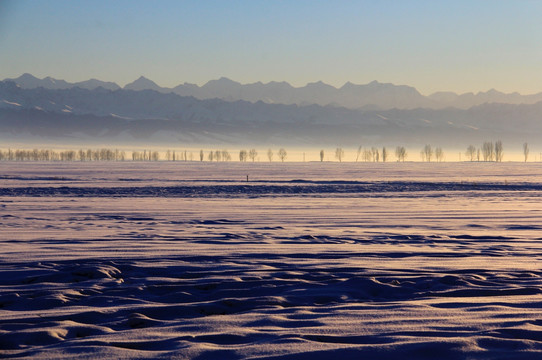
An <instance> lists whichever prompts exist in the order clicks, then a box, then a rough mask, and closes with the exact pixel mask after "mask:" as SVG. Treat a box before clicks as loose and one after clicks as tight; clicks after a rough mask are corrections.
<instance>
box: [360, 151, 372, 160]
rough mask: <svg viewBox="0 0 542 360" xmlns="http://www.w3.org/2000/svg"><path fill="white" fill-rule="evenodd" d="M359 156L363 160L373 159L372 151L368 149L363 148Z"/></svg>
mask: <svg viewBox="0 0 542 360" xmlns="http://www.w3.org/2000/svg"><path fill="white" fill-rule="evenodd" d="M361 157H362V158H363V161H365V162H369V161H373V152H372V151H371V150H369V149H364V150H363V154H362V156H361Z"/></svg>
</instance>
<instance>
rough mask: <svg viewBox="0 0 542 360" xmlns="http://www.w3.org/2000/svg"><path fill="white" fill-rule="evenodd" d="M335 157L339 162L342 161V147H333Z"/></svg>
mask: <svg viewBox="0 0 542 360" xmlns="http://www.w3.org/2000/svg"><path fill="white" fill-rule="evenodd" d="M335 157H336V158H337V160H339V162H342V161H343V157H344V150H343V149H342V148H337V149H335Z"/></svg>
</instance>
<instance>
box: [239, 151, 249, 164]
mask: <svg viewBox="0 0 542 360" xmlns="http://www.w3.org/2000/svg"><path fill="white" fill-rule="evenodd" d="M247 157H248V153H247V151H246V150H241V151H239V161H241V162H243V161H247Z"/></svg>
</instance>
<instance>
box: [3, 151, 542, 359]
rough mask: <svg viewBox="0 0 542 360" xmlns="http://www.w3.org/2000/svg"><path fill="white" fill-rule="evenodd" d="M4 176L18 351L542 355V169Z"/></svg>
mask: <svg viewBox="0 0 542 360" xmlns="http://www.w3.org/2000/svg"><path fill="white" fill-rule="evenodd" d="M247 175H249V181H248V182H247V180H246V177H247ZM0 182H1V184H2V186H1V188H0V207H1V209H2V214H1V217H0V223H1V227H2V237H1V240H0V249H1V251H0V254H1V255H0V272H1V273H2V277H1V280H0V353H1V354H2V356H3V357H5V358H6V357H7V358H12V357H13V358H20V357H26V358H33V359H40V358H44V359H45V358H48V359H49V358H78V357H80V358H85V357H103V358H181V359H182V358H186V359H237V358H245V359H275V358H280V359H305V358H306V359H308V358H311V359H329V358H330V357H335V356H339V357H343V358H348V359H350V358H351V359H355V358H376V357H383V358H397V359H404V358H416V359H424V358H425V359H433V358H436V357H442V358H449V359H457V358H477V359H496V358H514V359H532V358H536V357H537V356H539V355H540V353H541V352H542V346H541V342H540V339H541V337H542V323H541V319H540V311H539V310H540V304H542V290H541V289H542V280H541V279H542V277H541V276H542V272H541V270H540V266H539V263H538V262H539V261H540V260H541V259H540V251H541V248H540V244H539V243H540V240H541V237H540V233H541V232H540V231H541V230H542V227H541V225H540V224H541V220H542V213H541V211H542V209H541V208H540V196H541V194H542V192H541V190H542V175H541V173H540V166H539V164H537V163H527V164H523V163H417V164H415V163H386V164H383V163H376V164H375V163H360V164H353V163H350V164H345V163H342V164H340V163H198V162H186V163H185V162H175V163H172V162H144V163H137V162H125V163H121V162H90V163H33V162H28V163H27V162H25V163H16V162H13V163H10V162H5V163H2V176H1V177H0Z"/></svg>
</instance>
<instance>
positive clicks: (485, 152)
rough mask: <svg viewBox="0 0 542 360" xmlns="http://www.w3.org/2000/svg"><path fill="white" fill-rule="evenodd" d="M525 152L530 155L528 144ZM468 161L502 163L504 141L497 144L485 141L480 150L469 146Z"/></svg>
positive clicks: (524, 148)
mask: <svg viewBox="0 0 542 360" xmlns="http://www.w3.org/2000/svg"><path fill="white" fill-rule="evenodd" d="M523 152H524V153H526V154H527V155H528V154H529V148H528V145H527V143H525V144H524V145H523ZM465 155H466V156H467V159H469V160H470V161H481V160H483V161H496V162H502V159H503V156H504V148H503V145H502V141H500V140H498V141H496V142H495V143H493V142H491V141H485V142H484V143H483V144H482V146H481V147H480V148H476V147H475V146H474V145H469V146H468V147H467V151H466V152H465ZM527 155H525V161H527Z"/></svg>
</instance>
